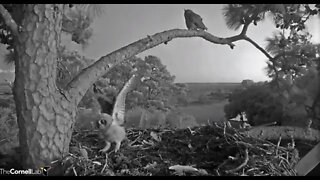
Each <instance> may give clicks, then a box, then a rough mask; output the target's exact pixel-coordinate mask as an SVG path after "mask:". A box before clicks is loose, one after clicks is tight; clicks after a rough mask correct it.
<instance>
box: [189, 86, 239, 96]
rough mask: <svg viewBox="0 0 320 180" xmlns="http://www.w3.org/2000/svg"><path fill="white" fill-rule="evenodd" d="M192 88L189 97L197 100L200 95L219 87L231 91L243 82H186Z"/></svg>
mask: <svg viewBox="0 0 320 180" xmlns="http://www.w3.org/2000/svg"><path fill="white" fill-rule="evenodd" d="M186 84H187V86H188V88H189V89H190V93H188V97H190V99H191V100H196V99H197V98H198V97H199V96H200V95H203V94H209V93H210V92H212V91H217V90H219V89H221V90H223V91H227V92H230V91H232V90H234V89H236V88H238V87H240V86H241V83H186Z"/></svg>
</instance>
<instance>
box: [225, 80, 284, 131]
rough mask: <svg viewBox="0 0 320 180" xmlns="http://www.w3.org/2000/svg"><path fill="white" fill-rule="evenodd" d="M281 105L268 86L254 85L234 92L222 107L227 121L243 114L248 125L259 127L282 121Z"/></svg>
mask: <svg viewBox="0 0 320 180" xmlns="http://www.w3.org/2000/svg"><path fill="white" fill-rule="evenodd" d="M282 110H283V105H282V103H281V101H280V99H279V98H277V95H276V94H275V93H274V92H273V91H272V90H271V88H270V87H269V85H268V84H262V85H261V84H254V85H251V86H249V87H247V88H245V89H237V90H235V91H234V92H233V93H232V94H231V95H230V97H229V104H227V105H226V106H225V107H224V112H225V116H226V118H227V119H230V118H233V117H235V116H236V115H237V114H240V113H241V112H245V113H246V115H247V119H248V122H249V124H250V125H261V124H265V123H268V122H273V121H277V122H278V124H281V122H282V121H283V120H284V113H283V111H282Z"/></svg>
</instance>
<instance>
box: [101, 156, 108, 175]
mask: <svg viewBox="0 0 320 180" xmlns="http://www.w3.org/2000/svg"><path fill="white" fill-rule="evenodd" d="M105 161H106V162H105V163H104V166H103V168H102V170H101V172H100V173H102V172H103V171H104V170H105V169H106V167H107V166H108V154H107V153H106V160H105Z"/></svg>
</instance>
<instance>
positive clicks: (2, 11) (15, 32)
mask: <svg viewBox="0 0 320 180" xmlns="http://www.w3.org/2000/svg"><path fill="white" fill-rule="evenodd" d="M0 14H1V16H2V18H3V19H4V23H5V24H6V25H7V26H8V27H9V28H10V30H11V32H12V34H13V36H18V25H17V23H16V22H15V21H14V20H13V18H12V16H11V15H10V13H9V12H8V10H7V9H6V8H4V7H3V6H2V4H0Z"/></svg>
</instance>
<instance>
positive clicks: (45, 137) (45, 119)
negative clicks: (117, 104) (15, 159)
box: [13, 4, 76, 168]
mask: <svg viewBox="0 0 320 180" xmlns="http://www.w3.org/2000/svg"><path fill="white" fill-rule="evenodd" d="M62 8H63V5H48V4H47V5H46V4H39V5H25V6H24V8H23V12H24V18H23V21H22V24H21V26H22V31H21V32H20V33H19V36H18V37H17V38H16V40H15V41H16V42H15V44H16V45H15V48H16V49H15V51H16V53H17V57H18V58H17V60H16V63H15V82H14V88H13V92H14V99H15V102H16V110H17V120H18V126H19V141H20V147H21V150H22V157H23V167H25V168H40V167H42V166H44V165H49V163H50V162H51V161H53V160H56V159H59V158H61V157H62V156H63V155H66V154H67V153H68V151H69V143H70V140H71V134H72V131H71V130H70V129H71V128H72V127H73V124H74V121H75V115H76V104H75V103H71V102H69V101H67V99H66V98H65V97H64V96H63V95H62V94H61V93H60V91H59V90H58V89H57V87H56V65H57V48H58V46H59V43H60V34H61V22H62V21H61V20H62V14H61V12H62V10H61V9H62Z"/></svg>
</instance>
